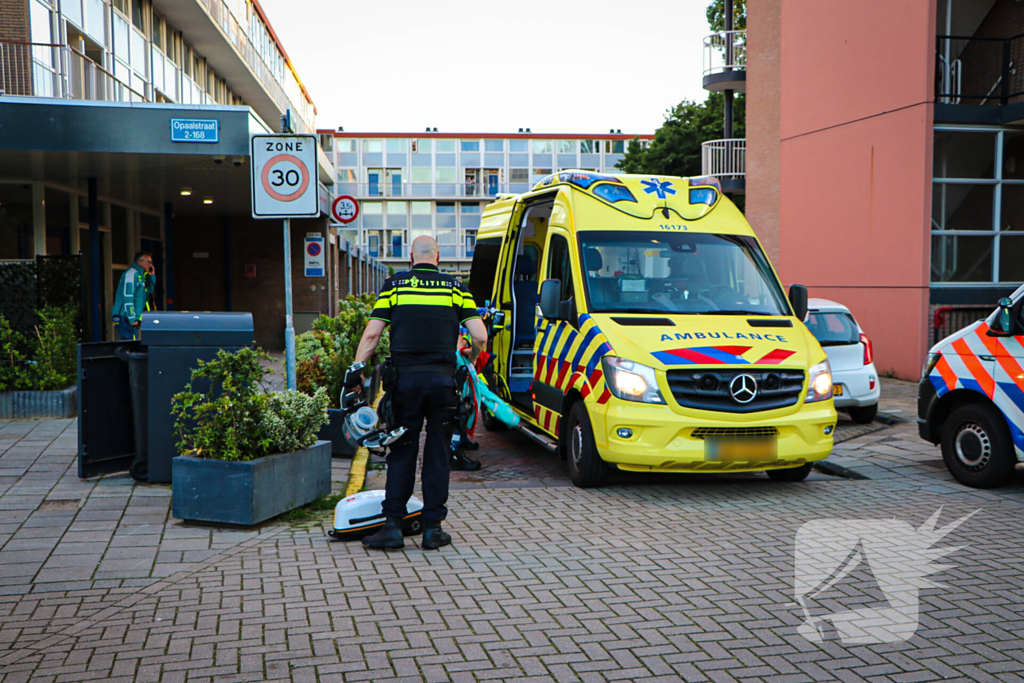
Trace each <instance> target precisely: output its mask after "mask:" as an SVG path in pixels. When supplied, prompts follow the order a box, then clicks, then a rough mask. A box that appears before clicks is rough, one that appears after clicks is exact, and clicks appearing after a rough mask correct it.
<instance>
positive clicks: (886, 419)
mask: <svg viewBox="0 0 1024 683" xmlns="http://www.w3.org/2000/svg"><path fill="white" fill-rule="evenodd" d="M875 420H876V421H878V422H881V423H882V424H884V425H888V426H890V427H892V426H893V425H900V424H904V423H906V422H910V420H908V419H907V418H905V417H902V416H900V415H896V414H894V413H886V412H883V411H881V410H880V411H878V413H877V414H876V415H875Z"/></svg>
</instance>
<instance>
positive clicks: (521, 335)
mask: <svg viewBox="0 0 1024 683" xmlns="http://www.w3.org/2000/svg"><path fill="white" fill-rule="evenodd" d="M553 205H554V198H551V199H546V200H543V201H540V202H535V203H533V204H530V205H528V206H527V207H526V208H525V209H524V210H523V217H522V219H521V220H520V223H519V225H520V230H519V236H518V238H517V244H516V251H515V261H514V263H513V265H512V297H513V304H514V305H513V311H512V357H511V362H510V363H509V366H508V367H509V377H508V385H509V391H510V393H511V394H512V400H513V401H514V402H515V403H517V404H519V405H521V406H525V407H526V408H531V407H532V406H533V400H532V399H531V398H530V395H529V389H530V382H531V381H532V380H533V363H534V354H533V347H534V342H535V341H536V338H537V322H538V320H537V302H538V297H539V289H540V283H541V281H542V280H543V279H545V278H543V277H541V275H540V273H539V270H540V266H541V262H542V260H543V255H544V242H545V240H546V238H547V232H548V221H549V220H550V218H551V209H552V207H553Z"/></svg>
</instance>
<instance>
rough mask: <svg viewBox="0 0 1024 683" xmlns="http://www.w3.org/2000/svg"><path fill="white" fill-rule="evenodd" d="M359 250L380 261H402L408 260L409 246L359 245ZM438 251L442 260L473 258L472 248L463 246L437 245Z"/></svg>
mask: <svg viewBox="0 0 1024 683" xmlns="http://www.w3.org/2000/svg"><path fill="white" fill-rule="evenodd" d="M359 248H360V250H364V249H365V250H366V253H368V254H369V255H370V256H372V257H373V258H378V259H382V260H387V259H402V260H405V261H408V260H409V245H407V244H361V245H359ZM437 248H438V250H439V251H440V252H441V258H442V259H447V260H451V259H471V258H473V251H474V247H472V246H469V245H465V244H439V245H437Z"/></svg>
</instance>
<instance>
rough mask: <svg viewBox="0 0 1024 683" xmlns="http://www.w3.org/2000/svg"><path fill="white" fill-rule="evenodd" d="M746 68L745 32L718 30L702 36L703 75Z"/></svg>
mask: <svg viewBox="0 0 1024 683" xmlns="http://www.w3.org/2000/svg"><path fill="white" fill-rule="evenodd" d="M746 68H747V32H746V31H745V30H744V31H719V32H718V33H712V34H711V35H709V36H704V75H705V76H710V75H711V74H717V73H724V72H726V71H745V70H746Z"/></svg>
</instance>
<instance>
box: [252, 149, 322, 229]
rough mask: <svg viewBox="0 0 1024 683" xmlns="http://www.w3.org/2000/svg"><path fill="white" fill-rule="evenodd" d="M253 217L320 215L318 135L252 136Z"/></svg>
mask: <svg viewBox="0 0 1024 683" xmlns="http://www.w3.org/2000/svg"><path fill="white" fill-rule="evenodd" d="M250 144H251V150H250V151H251V158H252V179H251V188H252V217H253V218H305V217H315V216H318V215H320V203H319V197H318V196H317V168H316V144H317V143H316V136H315V135H253V136H252V140H251V143H250Z"/></svg>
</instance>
